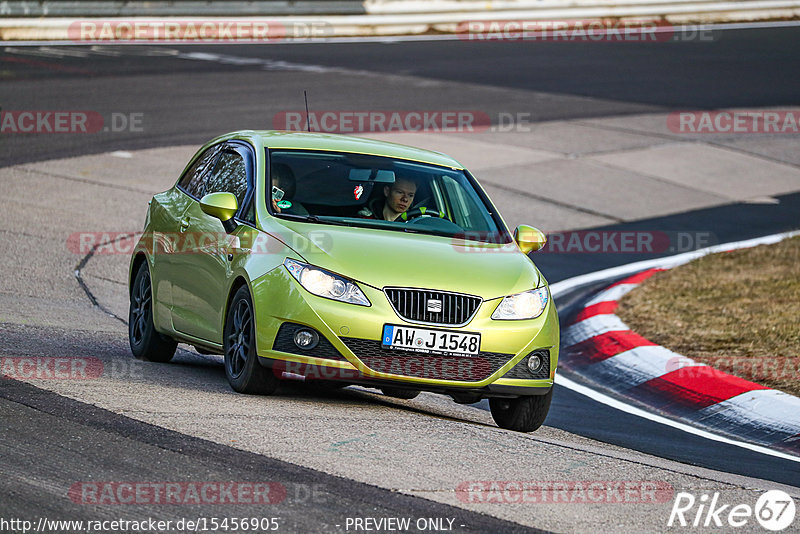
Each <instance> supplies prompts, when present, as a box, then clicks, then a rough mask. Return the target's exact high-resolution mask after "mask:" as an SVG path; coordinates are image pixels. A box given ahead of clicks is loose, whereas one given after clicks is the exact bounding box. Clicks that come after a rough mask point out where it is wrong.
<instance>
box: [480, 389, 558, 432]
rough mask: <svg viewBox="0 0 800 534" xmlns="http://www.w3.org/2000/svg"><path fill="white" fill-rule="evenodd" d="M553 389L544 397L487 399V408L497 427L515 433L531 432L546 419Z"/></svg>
mask: <svg viewBox="0 0 800 534" xmlns="http://www.w3.org/2000/svg"><path fill="white" fill-rule="evenodd" d="M552 399H553V389H552V388H550V391H548V392H547V394H546V395H531V396H528V397H517V398H516V399H502V398H491V399H489V408H490V409H491V412H492V418H493V419H494V422H495V423H497V426H499V427H500V428H505V429H507V430H516V431H517V432H533V431H534V430H536V429H537V428H539V427H540V426H542V424H543V423H544V420H545V419H546V418H547V412H548V411H550V401H551V400H552Z"/></svg>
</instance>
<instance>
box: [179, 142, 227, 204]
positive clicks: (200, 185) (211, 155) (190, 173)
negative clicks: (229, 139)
mask: <svg viewBox="0 0 800 534" xmlns="http://www.w3.org/2000/svg"><path fill="white" fill-rule="evenodd" d="M221 149H222V145H216V146H212V147H210V148H208V149H207V150H206V151H205V152H203V154H202V155H201V156H200V157H199V158H197V160H196V161H195V162H194V164H192V166H191V167H189V168H188V169H187V170H186V172H185V173H184V174H183V176H182V177H181V179H180V181H179V182H178V186H179V187H180V188H181V189H183V190H184V191H186V192H187V193H189V194H190V195H192V196H193V197H195V198H198V199H199V198H202V197H203V195H205V181H204V179H203V178H204V177H205V175H206V174H207V173H208V170H209V168H210V167H211V165H212V164H213V163H214V159H215V158H216V156H217V154H219V151H220V150H221Z"/></svg>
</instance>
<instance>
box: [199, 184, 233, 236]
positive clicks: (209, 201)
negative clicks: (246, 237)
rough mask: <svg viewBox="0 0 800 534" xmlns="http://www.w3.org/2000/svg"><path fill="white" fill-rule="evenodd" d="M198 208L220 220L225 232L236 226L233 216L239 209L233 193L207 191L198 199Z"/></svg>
mask: <svg viewBox="0 0 800 534" xmlns="http://www.w3.org/2000/svg"><path fill="white" fill-rule="evenodd" d="M200 209H201V210H203V213H205V214H206V215H211V216H212V217H216V218H217V219H219V220H220V221H222V226H224V227H225V230H226V231H227V232H231V231H233V229H234V228H236V223H235V222H234V221H233V216H234V215H236V212H237V211H239V203H238V202H237V201H236V196H235V195H234V194H233V193H227V192H219V193H209V194H207V195H205V196H204V197H203V198H201V199H200Z"/></svg>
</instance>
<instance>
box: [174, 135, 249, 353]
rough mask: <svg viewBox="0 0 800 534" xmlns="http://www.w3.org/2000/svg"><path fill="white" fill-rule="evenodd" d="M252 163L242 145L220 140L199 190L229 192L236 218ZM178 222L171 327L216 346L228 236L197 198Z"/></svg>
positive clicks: (227, 263) (243, 204)
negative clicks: (179, 249)
mask: <svg viewBox="0 0 800 534" xmlns="http://www.w3.org/2000/svg"><path fill="white" fill-rule="evenodd" d="M253 162H254V158H253V152H252V150H250V149H249V148H248V147H247V146H246V145H244V144H240V143H236V142H229V143H226V144H225V146H224V147H223V148H222V150H221V152H220V154H219V156H218V157H217V159H216V162H215V164H214V168H213V170H212V171H211V172H210V173H208V174H207V175H206V176H205V180H204V181H205V187H204V191H203V194H204V195H207V194H209V193H217V192H228V193H233V194H234V195H235V196H236V200H237V203H238V205H239V213H238V214H237V218H240V217H243V216H244V215H242V212H244V211H245V210H246V208H247V205H246V200H247V199H248V198H249V196H250V195H249V193H250V191H251V190H252V188H253V185H252V184H253ZM200 198H202V197H200ZM180 225H181V226H180V233H181V234H182V236H183V238H182V245H183V247H182V248H183V253H182V254H177V255H176V261H175V264H174V266H175V272H174V275H173V278H172V284H173V291H172V298H173V308H172V321H173V326H174V327H175V329H176V330H177V331H179V332H181V333H184V334H188V335H190V336H192V337H195V338H199V339H202V340H207V341H211V342H213V343H220V344H221V343H222V324H223V314H224V312H225V299H226V297H227V295H226V288H227V280H228V277H229V276H230V274H231V268H230V261H229V254H230V253H231V250H232V248H233V247H232V242H233V236H231V235H229V234H228V233H227V232H226V231H225V228H224V227H223V225H222V222H220V220H219V219H217V218H215V217H212V216H210V215H207V214H206V213H204V212H203V210H202V209H201V208H200V202H199V198H198V199H197V200H196V201H192V202H191V203H190V204H189V206H188V207H187V209H186V211H185V212H184V213H183V217H182V218H181V221H180ZM236 233H237V232H236V231H234V234H236Z"/></svg>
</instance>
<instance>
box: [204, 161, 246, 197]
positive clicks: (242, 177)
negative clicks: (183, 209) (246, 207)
mask: <svg viewBox="0 0 800 534" xmlns="http://www.w3.org/2000/svg"><path fill="white" fill-rule="evenodd" d="M219 192H226V193H233V195H234V196H235V197H236V202H237V204H238V205H239V206H242V204H243V203H244V199H245V195H246V194H247V166H246V165H245V162H244V158H243V157H242V155H241V154H239V153H238V152H235V151H233V150H225V151H224V152H223V153H222V154H220V156H219V158H218V159H217V164H216V165H215V166H214V171H213V172H212V173H211V176H210V177H209V178H208V180H207V182H206V190H205V193H204V194H208V193H219Z"/></svg>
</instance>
